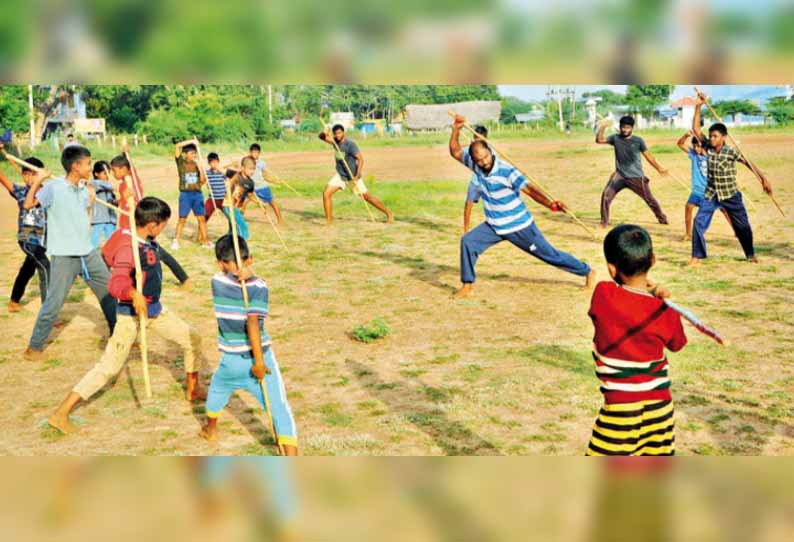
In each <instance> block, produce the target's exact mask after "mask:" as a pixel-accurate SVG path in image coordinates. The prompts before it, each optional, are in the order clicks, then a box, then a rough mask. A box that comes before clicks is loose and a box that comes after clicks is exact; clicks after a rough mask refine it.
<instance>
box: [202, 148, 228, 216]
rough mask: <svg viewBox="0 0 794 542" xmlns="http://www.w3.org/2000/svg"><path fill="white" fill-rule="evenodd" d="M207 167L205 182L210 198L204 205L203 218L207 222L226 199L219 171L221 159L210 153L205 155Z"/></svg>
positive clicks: (224, 183) (224, 184) (214, 153)
mask: <svg viewBox="0 0 794 542" xmlns="http://www.w3.org/2000/svg"><path fill="white" fill-rule="evenodd" d="M207 165H208V166H209V167H210V168H209V169H208V170H207V182H208V183H209V186H210V194H211V197H210V198H208V199H207V202H206V203H205V204H204V216H205V217H206V218H205V220H206V221H207V222H209V221H210V217H211V216H212V213H214V212H215V210H216V209H222V208H223V200H224V198H225V197H226V182H225V178H224V176H223V172H222V171H221V169H220V165H221V158H220V156H218V153H216V152H211V153H209V154H208V155H207Z"/></svg>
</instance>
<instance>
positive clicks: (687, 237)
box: [681, 235, 692, 241]
mask: <svg viewBox="0 0 794 542" xmlns="http://www.w3.org/2000/svg"><path fill="white" fill-rule="evenodd" d="M681 240H682V241H691V240H692V236H691V235H685V236H683V237H682V238H681Z"/></svg>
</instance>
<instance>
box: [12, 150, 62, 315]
mask: <svg viewBox="0 0 794 542" xmlns="http://www.w3.org/2000/svg"><path fill="white" fill-rule="evenodd" d="M0 152H2V153H3V154H4V155H5V154H7V153H6V150H5V147H4V146H3V143H2V142H0ZM25 161H26V162H28V163H29V164H31V165H33V166H36V167H40V168H44V164H43V163H42V162H41V160H39V159H38V158H34V157H30V158H25ZM9 162H11V161H10V160H9ZM11 163H12V164H13V162H11ZM14 169H17V171H19V172H20V175H21V176H22V181H23V182H24V183H25V184H24V185H19V184H14V183H13V182H11V180H10V179H9V178H8V177H6V176H5V175H4V174H3V172H2V171H0V183H2V184H3V186H4V187H5V188H6V190H8V193H9V194H10V195H11V197H12V198H14V199H15V200H16V201H17V205H18V206H19V218H18V220H17V243H19V248H21V249H22V252H24V253H25V261H24V262H23V263H22V267H20V268H19V272H18V273H17V278H16V279H15V280H14V287H13V288H12V290H11V299H10V300H9V302H8V312H19V311H21V310H22V305H21V304H20V303H21V301H22V296H24V295H25V288H27V286H28V282H30V279H31V278H33V275H34V274H35V273H36V272H38V274H39V295H40V296H41V303H42V305H43V304H44V300H45V299H46V298H47V285H48V283H49V275H50V261H49V260H48V259H47V252H46V249H45V238H46V231H47V214H46V213H45V212H44V209H42V207H41V205H37V206H35V207H33V208H32V209H25V208H24V205H23V204H24V203H25V199H26V198H27V195H28V192H29V191H30V189H31V187H32V186H33V184H34V182H35V181H36V178H37V175H36V172H34V171H33V170H31V169H28V168H26V167H23V168H22V169H21V170H19V169H18V168H16V167H15V168H14ZM38 186H39V187H40V186H41V182H39V183H38ZM34 195H35V194H34Z"/></svg>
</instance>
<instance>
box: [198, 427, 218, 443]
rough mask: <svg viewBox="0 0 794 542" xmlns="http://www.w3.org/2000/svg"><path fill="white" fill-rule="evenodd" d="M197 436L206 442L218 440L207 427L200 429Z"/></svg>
mask: <svg viewBox="0 0 794 542" xmlns="http://www.w3.org/2000/svg"><path fill="white" fill-rule="evenodd" d="M198 435H199V436H200V437H201V438H203V439H204V440H206V441H207V442H215V441H217V440H218V435H217V433H216V432H215V430H214V429H210V428H209V427H202V428H201V431H199V434H198Z"/></svg>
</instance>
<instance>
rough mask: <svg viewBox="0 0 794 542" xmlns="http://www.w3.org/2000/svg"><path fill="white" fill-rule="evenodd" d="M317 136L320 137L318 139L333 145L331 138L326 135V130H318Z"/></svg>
mask: <svg viewBox="0 0 794 542" xmlns="http://www.w3.org/2000/svg"><path fill="white" fill-rule="evenodd" d="M317 137H319V138H320V141H325V142H326V143H328V144H329V145H331V146H333V144H334V142H333V141H331V138H330V137H329V136H328V132H320V133H319V134H318V135H317Z"/></svg>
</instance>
